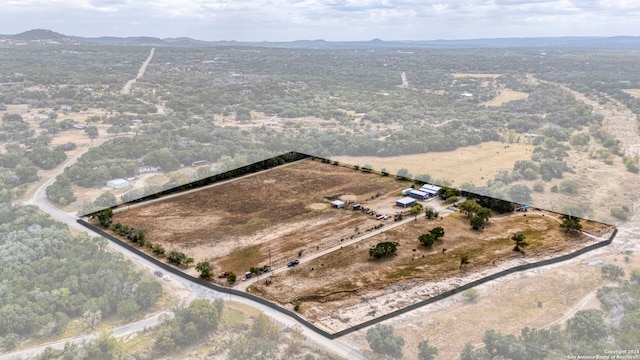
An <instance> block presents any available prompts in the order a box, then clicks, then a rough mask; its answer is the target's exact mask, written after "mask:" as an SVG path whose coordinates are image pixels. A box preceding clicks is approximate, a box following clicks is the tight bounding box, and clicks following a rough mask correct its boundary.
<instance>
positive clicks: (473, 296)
mask: <svg viewBox="0 0 640 360" xmlns="http://www.w3.org/2000/svg"><path fill="white" fill-rule="evenodd" d="M462 295H463V296H464V297H465V298H467V300H469V301H470V302H474V301H476V300H477V299H478V295H479V294H478V290H476V289H475V288H471V289H467V290H465V291H463V292H462Z"/></svg>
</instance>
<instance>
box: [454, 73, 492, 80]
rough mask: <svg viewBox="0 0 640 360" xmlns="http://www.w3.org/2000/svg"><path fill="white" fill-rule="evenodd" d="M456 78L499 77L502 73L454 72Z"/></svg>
mask: <svg viewBox="0 0 640 360" xmlns="http://www.w3.org/2000/svg"><path fill="white" fill-rule="evenodd" d="M451 75H453V77H454V78H491V79H495V78H499V77H500V76H502V74H472V73H453V74H451Z"/></svg>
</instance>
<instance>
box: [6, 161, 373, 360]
mask: <svg viewBox="0 0 640 360" xmlns="http://www.w3.org/2000/svg"><path fill="white" fill-rule="evenodd" d="M81 155H82V153H80V154H78V155H76V156H74V157H73V158H71V159H69V160H68V161H67V163H65V166H61V167H60V169H59V170H58V171H57V172H56V173H55V174H54V175H52V177H51V178H50V179H49V180H47V181H46V182H45V183H44V184H42V185H41V186H40V187H39V188H38V190H37V191H36V192H35V194H34V195H33V197H32V198H31V199H29V200H28V201H25V204H30V205H35V206H38V207H39V208H40V209H41V210H42V211H45V212H47V213H49V214H50V215H51V216H52V217H53V218H55V219H57V220H59V221H61V222H64V223H65V224H67V225H68V226H70V227H71V228H75V229H78V230H80V231H82V232H85V233H88V234H89V235H92V236H96V237H99V235H98V234H96V233H94V232H92V231H90V230H89V229H87V228H86V227H84V226H82V225H80V224H78V223H77V218H76V216H75V215H74V214H72V213H67V212H64V211H62V210H60V209H58V208H56V207H55V206H53V205H52V204H51V203H49V201H48V199H47V196H46V192H45V190H46V188H47V187H48V186H49V185H51V184H52V183H53V182H54V181H55V177H56V176H57V175H58V174H60V173H62V172H63V171H64V168H65V167H67V166H70V165H72V164H73V163H75V162H76V161H77V159H78V158H79V157H80V156H81ZM109 246H110V247H111V248H112V249H114V250H116V251H118V252H120V253H122V254H123V255H124V256H125V257H127V258H129V259H131V260H133V261H136V262H138V263H140V264H141V265H143V266H145V267H147V268H149V269H150V271H154V270H156V269H158V268H157V267H156V266H155V264H154V263H152V262H149V261H147V260H146V259H144V258H142V257H139V256H138V255H136V254H134V253H132V252H130V251H129V250H128V249H125V248H124V247H121V246H119V245H118V244H116V243H113V242H111V241H109ZM173 281H174V282H177V283H179V284H180V285H182V286H183V287H184V288H185V289H186V290H188V291H189V292H190V293H191V296H190V298H189V300H188V301H187V304H188V303H189V302H190V301H191V300H193V299H208V300H215V299H223V300H232V301H237V302H241V303H244V304H246V305H249V306H251V307H253V308H256V309H258V310H260V311H261V312H262V313H264V314H266V315H267V316H269V317H271V318H273V319H275V320H276V321H277V322H278V323H280V324H282V325H285V326H288V327H291V326H294V325H298V326H300V327H301V329H302V333H303V335H304V336H306V337H307V338H308V339H309V340H311V341H313V342H315V343H317V344H318V345H319V346H320V347H322V348H324V349H325V350H327V351H329V352H332V353H335V354H337V355H340V356H343V357H345V358H347V359H357V360H359V359H363V360H364V359H366V358H365V357H364V355H362V353H360V352H359V351H358V350H357V349H356V348H354V347H352V346H350V345H349V344H347V343H346V342H344V341H343V340H340V339H333V340H332V339H327V338H325V337H324V336H322V335H320V334H318V333H316V332H315V331H313V330H312V329H310V328H308V327H306V326H305V325H304V324H301V323H299V322H298V321H297V320H295V319H294V318H291V317H289V316H287V315H285V314H282V313H280V312H278V311H276V310H274V309H271V308H269V307H267V306H265V305H262V304H260V303H257V302H255V301H253V300H250V299H246V298H243V297H239V296H234V295H228V294H224V293H220V292H218V291H215V290H213V289H210V288H208V287H204V286H201V285H199V284H197V283H195V282H192V281H189V280H187V279H184V278H182V277H178V276H176V277H174V279H173ZM187 304H185V305H187ZM163 315H164V316H171V315H172V313H171V312H163V313H160V314H155V315H153V316H151V317H148V318H146V319H143V320H140V321H137V322H134V323H130V324H127V325H124V326H121V327H118V328H115V329H114V330H113V331H112V334H113V336H115V337H122V336H127V335H130V334H133V333H135V332H138V331H141V330H143V329H144V328H147V327H152V326H154V325H156V324H158V323H159V322H160V321H161V320H162V318H163ZM94 338H95V335H93V334H88V335H84V336H79V337H75V338H70V339H64V340H60V341H56V342H53V343H49V344H43V345H40V346H37V347H34V348H30V349H25V350H21V351H18V352H15V353H11V354H6V355H2V356H0V360H8V359H15V358H19V357H23V358H24V357H33V356H36V355H38V354H40V353H42V352H43V351H44V349H45V348H46V347H48V346H50V347H53V348H55V349H62V348H64V344H65V343H66V342H72V343H74V344H82V343H84V342H87V341H90V340H93V339H94Z"/></svg>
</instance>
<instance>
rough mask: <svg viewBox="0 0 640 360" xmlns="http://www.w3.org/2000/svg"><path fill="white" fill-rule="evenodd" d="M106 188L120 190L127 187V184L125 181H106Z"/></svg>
mask: <svg viewBox="0 0 640 360" xmlns="http://www.w3.org/2000/svg"><path fill="white" fill-rule="evenodd" d="M107 186H108V187H110V188H113V189H122V188H125V187H127V186H129V182H128V181H127V180H125V179H113V180H109V181H107Z"/></svg>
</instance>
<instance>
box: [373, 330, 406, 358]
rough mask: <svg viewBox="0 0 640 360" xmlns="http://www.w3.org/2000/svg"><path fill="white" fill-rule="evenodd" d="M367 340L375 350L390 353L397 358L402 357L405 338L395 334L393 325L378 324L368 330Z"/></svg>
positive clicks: (378, 352) (380, 353)
mask: <svg viewBox="0 0 640 360" xmlns="http://www.w3.org/2000/svg"><path fill="white" fill-rule="evenodd" d="M367 342H368V343H369V347H370V348H371V350H373V352H375V353H376V354H379V355H388V356H391V357H392V358H395V359H400V358H402V346H404V339H403V338H402V337H401V336H399V335H395V334H394V332H393V327H392V326H391V325H381V324H379V325H376V326H374V327H372V328H371V329H369V330H367Z"/></svg>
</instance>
